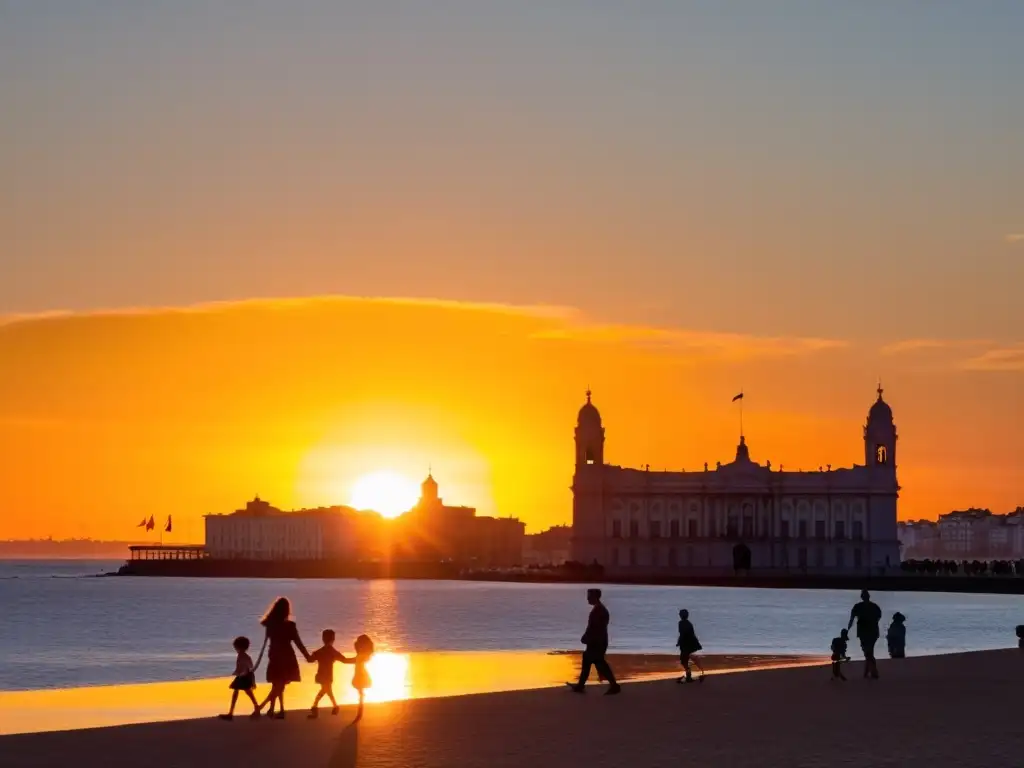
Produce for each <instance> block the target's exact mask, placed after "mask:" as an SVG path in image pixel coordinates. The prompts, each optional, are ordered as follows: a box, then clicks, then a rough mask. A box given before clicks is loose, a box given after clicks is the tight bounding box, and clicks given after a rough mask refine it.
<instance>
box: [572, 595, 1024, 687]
mask: <svg viewBox="0 0 1024 768" xmlns="http://www.w3.org/2000/svg"><path fill="white" fill-rule="evenodd" d="M860 598H861V599H860V602H859V603H857V604H856V605H854V606H853V610H851V611H850V621H849V623H848V624H847V626H846V628H845V629H843V630H841V631H840V633H839V636H838V637H836V638H834V639H833V640H832V678H833V679H837V680H846V677H845V676H844V675H843V670H842V664H843V663H844V662H847V661H849V660H850V657H849V655H848V654H847V644H848V643H849V632H850V629H851V628H852V627H853V625H854V623H856V624H857V639H858V640H859V641H860V647H861V650H862V651H863V652H864V662H865V664H864V677H865V678H870V679H873V680H877V679H878V663H877V661H876V659H875V644H876V643H877V642H878V639H879V636H880V634H881V632H880V628H879V625H880V624H881V621H882V609H881V608H879V607H878V605H877V604H875V603H874V602H872V601H871V595H870V593H869V592H868V591H867V590H866V589H865V590H864V591H863V592H861V593H860ZM587 602H588V603H590V606H591V609H590V617H589V619H588V620H587V628H586V630H585V631H584V633H583V637H581V638H580V642H582V643H583V647H584V650H583V658H582V660H581V663H580V677H579V679H578V680H576V681H575V682H568V683H566V685H568V686H569V688H570V690H572V691H573V692H574V693H583V692H584V690H585V686H586V684H587V680H588V679H589V677H590V671H591V669H597V674H598V677H599V679H601V680H606V681H607V682H608V690H607V691H605V695H606V696H615V695H617V694H618V693H620V692H621V690H622V688H621V686H620V685H619V683H618V682H617V681H616V679H615V673H614V672H613V671H612V668H611V665H610V664H609V663H608V659H607V658H606V654H607V652H608V623H609V621H610V618H611V617H610V614H609V613H608V609H607V608H606V607H605V605H604V603H602V602H601V590H600V589H588V590H587ZM905 622H906V617H905V616H904V615H903V614H902V613H900V612H899V611H897V612H896V613H894V614H893V617H892V623H891V624H890V625H889V629H888V631H887V632H886V641H887V644H888V647H889V655H890V656H891V657H892V658H894V659H902V658H904V656H906V643H907V628H906V623H905ZM1022 629H1024V627H1021V628H1018V633H1019V635H1018V636H1021V635H1022V634H1024V633H1022V632H1021V630H1022ZM1021 644H1022V647H1024V639H1022V640H1021ZM676 647H677V648H678V649H679V664H680V665H681V666H682V668H683V675H682V676H681V677H680V678H679V679H678V680H677V682H679V683H691V682H693V681H694V677H693V669H692V667H691V665H693V666H695V667H696V668H697V670H698V671H699V672H700V677H699V678H697V681H698V682H700V681H702V680H703V679H704V668H703V667H702V666H701V664H700V662H699V661H698V660H697V659H696V658H695V657H694V654H695V653H697V652H698V651H700V650H702V646H701V644H700V640H698V639H697V632H696V630H695V629H694V626H693V623H692V622H691V621H690V612H689V611H687V610H686V609H683V610H681V611H679V625H678V637H677V639H676Z"/></svg>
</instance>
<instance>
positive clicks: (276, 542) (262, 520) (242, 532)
mask: <svg viewBox="0 0 1024 768" xmlns="http://www.w3.org/2000/svg"><path fill="white" fill-rule="evenodd" d="M357 514H358V513H356V512H355V511H354V510H351V509H349V508H347V507H330V508H322V509H306V510H299V511H296V512H285V511H282V510H280V509H278V508H277V507H274V506H272V505H271V504H270V503H268V502H266V501H264V500H263V499H261V498H260V497H259V496H257V497H256V498H255V499H253V500H252V501H250V502H248V503H247V504H246V505H245V507H244V508H242V509H239V510H236V511H234V512H232V513H231V514H227V515H207V516H206V551H207V553H208V554H209V557H211V558H213V559H216V560H323V559H325V558H348V557H351V556H352V555H353V554H354V551H355V545H356V540H355V537H354V536H353V535H352V534H353V530H354V527H355V526H354V516H355V515H357Z"/></svg>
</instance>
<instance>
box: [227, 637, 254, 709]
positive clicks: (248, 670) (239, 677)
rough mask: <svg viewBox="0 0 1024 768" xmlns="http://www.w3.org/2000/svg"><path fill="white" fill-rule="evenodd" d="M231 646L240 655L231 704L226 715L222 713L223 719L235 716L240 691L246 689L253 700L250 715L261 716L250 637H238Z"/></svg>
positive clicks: (246, 692)
mask: <svg viewBox="0 0 1024 768" xmlns="http://www.w3.org/2000/svg"><path fill="white" fill-rule="evenodd" d="M231 647H232V648H234V649H235V653H237V654H238V657H237V658H236V659H235V673H234V674H235V678H234V680H232V681H231V685H230V686H228V687H229V688H231V706H230V707H229V708H228V713H227V714H226V715H221V716H220V719H221V720H231V719H232V718H233V717H234V716H235V704H237V703H238V693H239V691H244V692H245V695H246V696H248V697H249V700H250V701H252V715H250V717H259V716H260V705H259V702H257V701H256V696H255V695H254V694H253V689H255V688H256V668H255V667H254V666H253V663H252V657H251V656H250V655H249V638H248V637H236V638H235V640H234V642H233V643H231Z"/></svg>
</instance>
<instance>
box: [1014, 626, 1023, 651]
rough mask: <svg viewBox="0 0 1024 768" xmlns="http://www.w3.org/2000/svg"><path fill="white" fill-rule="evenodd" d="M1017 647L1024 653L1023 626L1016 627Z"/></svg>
mask: <svg viewBox="0 0 1024 768" xmlns="http://www.w3.org/2000/svg"><path fill="white" fill-rule="evenodd" d="M1016 631H1017V647H1018V648H1020V649H1021V650H1022V651H1024V624H1018V625H1017V630H1016Z"/></svg>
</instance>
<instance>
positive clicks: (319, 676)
mask: <svg viewBox="0 0 1024 768" xmlns="http://www.w3.org/2000/svg"><path fill="white" fill-rule="evenodd" d="M260 624H261V625H262V627H263V629H264V633H265V634H264V639H263V647H262V649H261V650H260V654H259V656H258V657H257V659H256V661H255V663H254V662H253V660H252V657H251V656H250V655H249V647H250V642H249V638H248V637H236V638H235V640H234V642H233V643H232V647H233V648H234V649H235V652H236V653H237V654H238V656H237V659H236V661H235V671H234V679H233V680H232V681H231V685H230V688H231V706H230V708H229V709H228V711H227V713H226V714H223V715H220V718H221V719H222V720H231V719H233V717H234V714H235V705H236V704H237V703H238V694H239V693H244V694H246V695H247V696H248V697H249V700H250V701H252V706H253V711H252V714H251V715H250V717H254V718H258V717H259V716H260V715H261V713H262V711H263V708H264V707H267V708H268V709H267V716H268V717H271V718H273V719H276V720H283V719H284V716H285V714H284V691H285V688H286V687H287V686H288V684H289V683H297V682H299V681H300V680H301V679H302V674H301V672H300V671H299V660H298V657H297V656H296V655H295V649H296V648H298V650H299V652H300V653H301V654H302V656H303V657H304V658H305V659H306V661H307V662H310V663H312V664H316V665H317V670H316V677H315V678H314V680H315V681H316V682H317V683H318V684H319V685H320V690H319V691H318V692H317V694H316V697H315V698H314V699H313V705H312V707H311V709H310V712H309V717H311V718H316V717H318V716H319V714H320V709H319V707H320V701H321V700H322V699H323V698H324V697H327V699H328V700H329V701H330V702H331V705H332V709H331V714H332V715H336V714H338V701H337V699H335V698H334V664H335V663H336V662H341V663H342V664H354V665H355V670H354V671H353V674H352V687H353V688H355V689H356V691H357V692H358V694H359V709H358V711H357V712H356V720H359V719H360V718H362V716H363V700H364V697H365V694H366V689H367V688H369V687H370V673H369V671H368V670H367V668H366V665H367V663H369V661H370V658H371V657H372V656H373V650H374V648H373V640H371V639H370V638H369V637H368V636H367V635H359V637H357V638H356V640H355V655H354V656H345V655H343V654H342V653H340V652H339V651H338V650H337V649H336V648H335V647H334V641H335V632H334V630H333V629H325V630H324V631H323V632H322V633H321V640H322V642H323V645H322V646H321V647H320V648H318V649H317V650H315V651H313V652H312V653H310V652H309V651H308V650H306V646H305V645H303V643H302V639H301V638H300V637H299V630H298V627H297V626H296V625H295V621H294V620H293V619H292V605H291V602H290V601H289V600H288V598H287V597H279V598H278V599H277V600H275V601H274V603H273V604H272V605H271V606H270V609H269V610H268V611H267V613H266V614H265V615H264V617H263V619H262V620H261V621H260ZM264 652H266V656H267V682H268V683H269V684H270V692H269V693H268V694H267V697H266V698H265V699H264V700H263V701H262V702H260V701H258V700H257V698H256V694H255V690H256V669H257V667H259V665H260V662H261V661H262V660H263V655H264Z"/></svg>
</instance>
